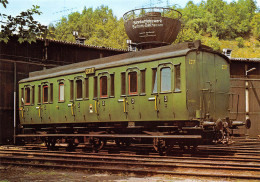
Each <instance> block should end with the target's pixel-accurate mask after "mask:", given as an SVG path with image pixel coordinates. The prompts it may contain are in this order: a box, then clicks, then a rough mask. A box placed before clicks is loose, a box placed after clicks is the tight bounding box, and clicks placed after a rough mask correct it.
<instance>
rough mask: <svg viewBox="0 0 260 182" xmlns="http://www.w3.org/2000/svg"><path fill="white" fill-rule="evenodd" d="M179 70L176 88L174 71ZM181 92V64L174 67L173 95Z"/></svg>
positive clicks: (175, 72) (175, 73)
mask: <svg viewBox="0 0 260 182" xmlns="http://www.w3.org/2000/svg"><path fill="white" fill-rule="evenodd" d="M177 68H179V69H178V70H179V79H178V80H179V88H177V86H176V85H177V71H176V69H177ZM180 92H181V63H179V64H175V65H174V93H180Z"/></svg>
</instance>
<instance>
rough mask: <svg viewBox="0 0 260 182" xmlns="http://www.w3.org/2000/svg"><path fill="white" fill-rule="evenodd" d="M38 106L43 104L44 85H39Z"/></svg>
mask: <svg viewBox="0 0 260 182" xmlns="http://www.w3.org/2000/svg"><path fill="white" fill-rule="evenodd" d="M37 104H38V105H41V104H42V85H41V84H40V85H38V98H37Z"/></svg>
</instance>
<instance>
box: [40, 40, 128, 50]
mask: <svg viewBox="0 0 260 182" xmlns="http://www.w3.org/2000/svg"><path fill="white" fill-rule="evenodd" d="M37 40H40V41H45V39H43V38H37ZM46 40H47V41H49V42H54V43H59V44H63V45H73V46H78V47H86V48H93V49H100V50H110V51H111V50H112V51H123V52H129V51H128V50H126V49H116V48H112V47H104V46H94V45H82V44H78V43H74V42H66V41H61V40H53V39H46Z"/></svg>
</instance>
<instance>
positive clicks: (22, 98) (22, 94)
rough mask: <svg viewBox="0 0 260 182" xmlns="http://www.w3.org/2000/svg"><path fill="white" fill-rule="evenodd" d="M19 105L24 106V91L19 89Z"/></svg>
mask: <svg viewBox="0 0 260 182" xmlns="http://www.w3.org/2000/svg"><path fill="white" fill-rule="evenodd" d="M21 101H22V102H21V105H22V106H23V105H24V89H23V88H21Z"/></svg>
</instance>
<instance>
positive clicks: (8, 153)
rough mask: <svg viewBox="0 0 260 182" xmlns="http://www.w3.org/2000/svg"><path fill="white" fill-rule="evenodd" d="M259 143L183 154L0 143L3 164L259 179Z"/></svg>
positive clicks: (209, 147)
mask: <svg viewBox="0 0 260 182" xmlns="http://www.w3.org/2000/svg"><path fill="white" fill-rule="evenodd" d="M146 147H147V149H150V150H151V148H150V147H149V146H146ZM258 147H260V141H258V140H256V142H255V143H254V144H253V145H246V143H245V144H243V143H242V142H241V143H240V144H239V143H237V144H235V145H232V146H223V145H222V146H201V147H199V149H198V151H196V152H194V151H193V152H190V151H184V152H182V154H181V152H180V151H178V150H176V153H175V154H174V153H173V154H172V155H171V156H159V155H158V154H155V153H153V151H152V150H151V151H150V154H149V155H136V154H135V153H134V152H131V150H129V151H127V150H122V149H121V150H122V151H121V153H117V154H115V153H109V152H108V151H109V150H108V149H107V150H103V151H101V152H100V153H90V152H89V153H87V152H82V151H80V150H79V151H76V152H66V151H43V150H28V149H25V148H24V147H21V148H18V149H17V148H12V147H1V148H0V160H1V165H16V166H18V165H19V166H33V167H42V168H62V169H63V168H64V169H65V168H66V169H77V170H79V169H81V170H93V171H109V172H113V173H121V172H123V173H135V174H145V175H146V174H150V175H155V174H163V175H174V176H197V177H205V178H218V179H220V178H232V179H245V180H249V179H250V180H260V155H259V154H260V151H259V150H258V151H257V150H255V151H254V150H253V149H256V148H258ZM130 148H131V147H130Z"/></svg>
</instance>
